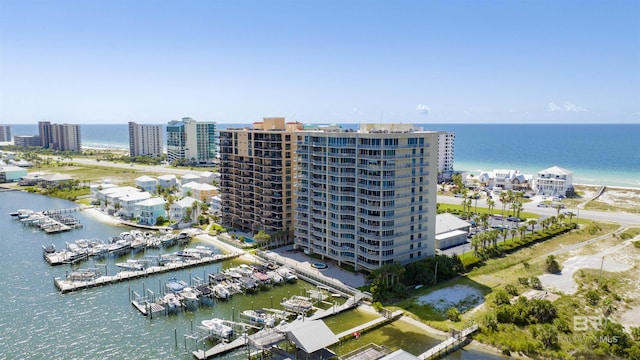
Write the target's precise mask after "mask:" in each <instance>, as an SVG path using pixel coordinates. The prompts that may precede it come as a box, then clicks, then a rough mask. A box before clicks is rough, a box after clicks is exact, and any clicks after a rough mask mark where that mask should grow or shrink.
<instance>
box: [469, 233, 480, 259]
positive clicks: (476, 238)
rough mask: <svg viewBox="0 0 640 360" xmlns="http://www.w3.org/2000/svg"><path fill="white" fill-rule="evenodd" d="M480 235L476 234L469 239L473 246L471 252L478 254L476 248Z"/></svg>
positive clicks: (478, 245)
mask: <svg viewBox="0 0 640 360" xmlns="http://www.w3.org/2000/svg"><path fill="white" fill-rule="evenodd" d="M480 235H482V234H478V235H476V236H474V237H473V238H472V239H471V247H473V254H474V255H475V256H478V248H479V247H480Z"/></svg>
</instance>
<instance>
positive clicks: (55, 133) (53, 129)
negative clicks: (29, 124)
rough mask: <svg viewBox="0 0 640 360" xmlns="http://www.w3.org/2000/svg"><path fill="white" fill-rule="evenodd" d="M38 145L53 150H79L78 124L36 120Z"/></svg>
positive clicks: (80, 143) (80, 142)
mask: <svg viewBox="0 0 640 360" xmlns="http://www.w3.org/2000/svg"><path fill="white" fill-rule="evenodd" d="M38 130H39V132H40V145H41V146H42V147H43V148H47V149H53V150H62V151H65V150H68V151H81V150H82V141H81V140H80V125H73V124H51V123H50V122H48V121H40V122H38Z"/></svg>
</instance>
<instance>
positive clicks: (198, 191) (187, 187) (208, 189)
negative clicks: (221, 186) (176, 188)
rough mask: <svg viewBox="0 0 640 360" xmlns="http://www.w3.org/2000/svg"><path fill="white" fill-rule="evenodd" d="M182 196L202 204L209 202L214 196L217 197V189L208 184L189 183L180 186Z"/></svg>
mask: <svg viewBox="0 0 640 360" xmlns="http://www.w3.org/2000/svg"><path fill="white" fill-rule="evenodd" d="M182 194H183V195H185V196H192V197H194V198H196V199H198V200H200V201H203V202H210V201H211V199H212V198H213V197H214V196H216V195H218V188H217V187H215V186H213V185H209V184H201V183H198V182H190V183H186V184H184V185H182Z"/></svg>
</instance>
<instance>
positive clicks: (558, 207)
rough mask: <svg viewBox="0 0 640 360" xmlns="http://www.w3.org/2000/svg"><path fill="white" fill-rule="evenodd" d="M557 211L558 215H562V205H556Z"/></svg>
mask: <svg viewBox="0 0 640 360" xmlns="http://www.w3.org/2000/svg"><path fill="white" fill-rule="evenodd" d="M554 207H555V209H556V215H560V210H562V204H556V206H554Z"/></svg>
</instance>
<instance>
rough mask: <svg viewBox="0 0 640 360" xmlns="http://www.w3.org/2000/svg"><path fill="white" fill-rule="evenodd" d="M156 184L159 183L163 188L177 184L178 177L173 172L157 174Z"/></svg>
mask: <svg viewBox="0 0 640 360" xmlns="http://www.w3.org/2000/svg"><path fill="white" fill-rule="evenodd" d="M158 185H160V187H161V188H163V189H166V188H170V187H172V186H177V185H178V179H177V178H176V176H175V175H173V174H167V175H160V176H158Z"/></svg>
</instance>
